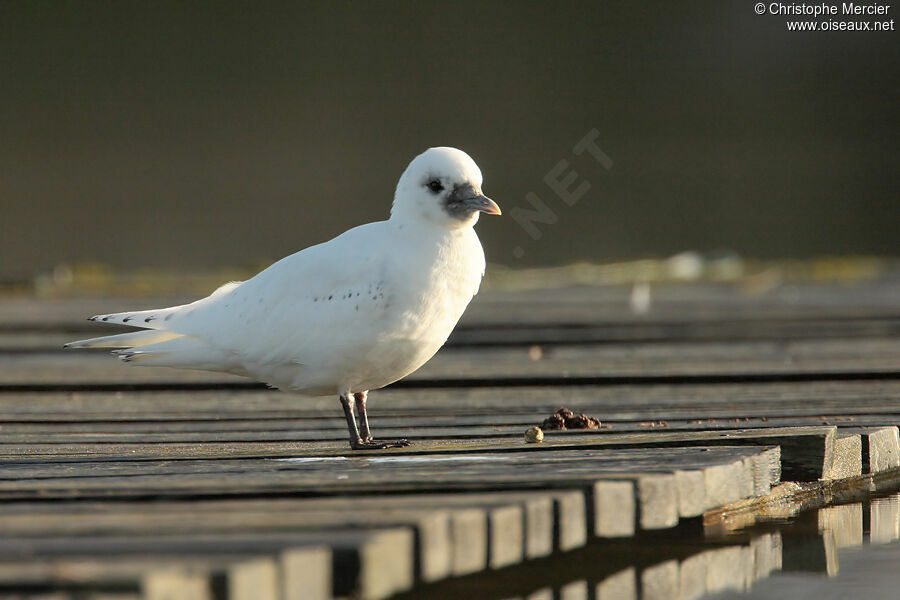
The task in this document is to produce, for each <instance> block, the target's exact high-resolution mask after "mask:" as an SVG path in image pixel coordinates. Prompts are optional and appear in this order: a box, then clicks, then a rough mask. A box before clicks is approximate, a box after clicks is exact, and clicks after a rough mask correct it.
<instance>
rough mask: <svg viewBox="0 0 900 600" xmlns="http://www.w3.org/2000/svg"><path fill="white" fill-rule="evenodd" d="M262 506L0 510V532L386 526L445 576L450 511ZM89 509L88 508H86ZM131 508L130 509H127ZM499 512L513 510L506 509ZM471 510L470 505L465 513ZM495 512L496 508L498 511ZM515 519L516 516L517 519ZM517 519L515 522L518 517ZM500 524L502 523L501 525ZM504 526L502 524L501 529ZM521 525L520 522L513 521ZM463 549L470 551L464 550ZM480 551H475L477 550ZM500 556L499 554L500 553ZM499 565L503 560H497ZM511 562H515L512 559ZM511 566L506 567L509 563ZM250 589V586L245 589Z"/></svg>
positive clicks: (426, 576)
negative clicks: (405, 531) (410, 537)
mask: <svg viewBox="0 0 900 600" xmlns="http://www.w3.org/2000/svg"><path fill="white" fill-rule="evenodd" d="M272 504H274V506H271V507H270V508H269V509H268V510H266V509H265V507H261V506H256V507H253V506H252V505H250V504H249V503H247V504H245V505H244V506H245V507H246V508H245V510H243V511H237V510H235V509H234V508H233V507H230V508H229V509H228V510H225V511H223V510H219V509H218V508H219V507H218V506H216V505H215V504H210V503H207V504H205V505H204V507H205V508H204V510H190V511H188V512H186V511H185V510H183V509H182V510H180V511H179V510H176V509H175V508H173V506H172V504H171V503H169V504H167V505H166V508H168V509H169V510H167V511H166V512H161V511H160V510H159V509H155V510H153V511H152V512H151V511H149V510H147V507H146V506H144V505H138V506H135V507H134V508H133V509H131V510H127V511H124V512H123V510H122V509H123V508H126V507H123V506H121V505H120V506H118V509H119V510H116V508H117V507H116V506H102V507H99V510H98V509H97V507H85V506H76V507H71V508H70V512H55V513H48V512H46V511H42V510H40V509H36V510H32V511H22V510H16V512H15V514H14V515H8V514H5V511H3V510H2V509H0V523H2V525H0V530H3V531H4V532H5V533H6V534H7V535H14V536H16V535H17V536H29V537H40V536H59V535H67V536H81V535H99V534H104V535H125V534H130V535H156V534H160V535H161V534H166V535H174V534H179V533H182V534H186V533H188V532H194V533H196V534H198V535H201V534H213V533H222V534H224V533H242V534H251V533H260V534H269V533H272V532H279V531H292V532H296V533H302V532H307V533H313V534H315V533H322V532H323V531H325V530H327V529H328V528H336V529H349V530H355V529H361V530H369V529H375V528H382V529H384V528H391V527H394V526H398V525H401V526H408V527H410V528H413V529H415V530H416V535H417V540H418V543H417V550H418V556H416V557H415V561H416V564H415V566H416V571H417V573H418V576H419V578H421V579H422V580H424V581H435V580H438V579H443V578H445V577H448V576H449V575H450V574H451V568H452V565H451V559H452V556H453V552H454V551H457V550H456V549H454V548H453V547H452V543H453V542H452V540H451V531H450V526H451V516H452V515H451V511H448V510H444V509H441V508H438V507H437V506H435V507H433V508H429V509H425V508H418V509H415V508H412V507H411V506H405V507H402V508H401V507H397V506H392V505H391V503H389V502H380V503H374V502H373V503H371V504H374V506H371V505H370V503H368V502H366V500H365V499H361V500H360V501H359V502H358V503H357V504H356V506H347V505H346V503H337V502H335V504H336V505H337V506H334V507H330V506H328V505H327V504H326V505H323V504H321V503H318V504H315V505H312V506H310V505H309V503H307V504H306V505H304V504H303V503H294V504H290V505H288V506H285V505H283V504H277V503H272ZM91 508H93V510H91ZM127 508H132V507H127ZM504 508H518V509H520V510H521V508H520V507H518V506H515V505H512V506H510V507H504ZM471 510H474V507H473V508H471V509H470V511H471ZM498 510H500V509H498ZM520 516H521V515H520ZM520 521H521V519H520ZM501 523H502V521H501ZM505 524H506V523H504V525H505ZM519 525H520V527H521V523H519ZM522 546H523V544H522V541H521V540H518V541H516V540H509V539H507V540H503V541H502V544H501V545H500V547H498V549H497V550H496V551H497V552H498V553H499V555H500V556H501V557H503V556H510V555H515V553H516V552H518V553H520V554H521V552H522ZM462 550H463V551H471V550H472V549H471V548H464V549H462ZM478 550H480V549H476V551H478ZM504 552H505V554H504ZM498 560H499V561H501V562H502V561H503V558H500V559H498ZM513 562H517V561H513ZM509 564H511V563H509ZM250 587H252V586H250Z"/></svg>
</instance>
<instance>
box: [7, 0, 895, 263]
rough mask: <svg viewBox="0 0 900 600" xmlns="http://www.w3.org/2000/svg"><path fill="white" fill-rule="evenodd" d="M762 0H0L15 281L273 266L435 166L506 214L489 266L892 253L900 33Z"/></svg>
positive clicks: (493, 224) (493, 232) (366, 215)
mask: <svg viewBox="0 0 900 600" xmlns="http://www.w3.org/2000/svg"><path fill="white" fill-rule="evenodd" d="M753 4H754V3H753V2H748V1H733V0H728V1H722V0H715V1H713V0H710V1H694V2H627V1H626V2H598V1H593V2H568V3H560V2H555V3H551V2H539V3H535V2H529V3H526V2H441V3H413V2H406V3H398V2H378V3H374V2H373V3H364V2H315V3H307V2H62V1H59V2H24V1H22V2H12V1H4V2H2V3H0V63H2V64H0V90H2V91H0V202H2V213H0V214H2V220H0V279H2V280H6V281H12V280H17V279H27V278H30V277H32V276H33V275H34V274H36V273H40V272H44V271H47V270H48V269H51V268H53V266H54V265H58V264H60V263H74V264H77V263H80V262H89V261H96V262H99V263H103V264H108V265H111V266H112V267H114V268H119V269H127V268H132V267H147V266H161V267H173V268H176V269H204V268H210V267H216V266H219V265H246V264H256V263H259V262H261V261H266V260H271V259H277V258H279V257H281V256H283V255H286V254H289V253H291V252H294V251H296V250H298V249H300V248H302V247H305V246H308V245H310V244H313V243H316V242H319V241H323V240H326V239H328V238H330V237H332V236H333V235H335V234H338V233H340V232H341V231H343V230H345V229H347V228H349V227H350V226H353V225H356V224H359V223H362V222H366V221H371V220H378V219H382V218H385V217H386V216H387V214H388V210H389V207H390V202H391V199H392V194H393V189H394V185H395V183H396V180H397V178H398V176H399V175H400V173H401V171H402V170H403V169H404V168H405V166H406V164H407V163H408V161H409V160H410V159H411V158H412V157H413V156H414V155H416V154H418V153H419V152H421V151H422V150H424V149H425V148H427V147H429V146H434V145H453V146H457V147H459V148H462V149H464V150H466V151H467V152H469V153H470V154H471V155H472V156H473V157H474V158H475V160H476V161H477V162H478V163H479V165H480V166H481V168H482V171H483V172H484V175H485V186H484V188H485V191H486V192H487V193H488V194H489V195H490V196H492V197H493V198H494V199H495V200H496V201H497V202H498V203H499V204H500V205H501V207H503V209H504V211H505V212H506V215H505V216H504V217H501V218H484V219H482V220H481V223H480V224H479V226H478V230H479V233H480V235H481V238H482V240H483V243H484V246H485V250H486V253H487V256H488V261H489V262H493V263H499V264H506V265H511V266H519V265H521V266H534V265H553V264H564V263H570V262H573V261H577V260H589V261H597V262H600V261H608V260H617V259H621V258H625V257H635V256H664V255H668V254H672V253H675V252H679V251H681V250H685V249H695V250H699V251H701V252H704V253H708V252H713V251H717V250H722V249H728V250H733V251H736V252H738V253H740V254H742V255H745V256H751V257H758V258H774V257H808V256H816V255H822V254H848V253H853V254H876V255H898V254H900V236H898V231H897V230H898V228H897V224H898V214H900V211H898V210H897V206H898V203H897V190H898V185H897V184H898V176H897V171H898V169H897V166H898V164H900V152H898V144H897V141H898V136H897V133H898V110H897V107H898V106H900V102H898V100H900V78H898V75H900V70H898V66H900V65H898V52H897V49H898V47H897V41H898V37H897V32H882V33H874V32H870V33H857V32H833V33H808V32H804V33H790V32H788V31H786V27H785V24H784V21H785V18H784V17H776V16H769V15H766V16H757V15H756V14H754V11H753ZM892 10H893V9H892ZM888 16H889V17H891V16H892V15H890V14H889V15H888ZM593 129H596V130H597V131H598V137H597V144H598V145H599V146H600V147H602V149H603V151H604V152H605V153H606V154H607V155H608V156H609V158H610V159H611V160H612V162H613V166H612V168H610V169H608V170H607V169H605V168H603V167H601V166H599V165H598V164H597V163H596V162H595V161H594V160H593V159H592V158H591V157H590V156H589V155H587V154H585V155H582V156H574V155H573V153H572V147H573V146H574V145H575V144H576V143H577V142H578V141H579V140H580V139H582V137H583V136H584V135H585V134H587V133H588V132H589V131H591V130H593ZM560 160H566V161H568V162H569V163H570V165H571V168H574V169H575V170H576V171H577V172H578V176H579V178H580V179H584V180H587V181H589V182H590V183H591V188H590V190H589V191H588V192H587V193H586V194H585V196H584V197H583V198H582V199H581V200H580V201H579V202H578V203H577V204H575V205H574V206H571V207H570V206H567V205H566V204H564V203H563V202H561V201H560V200H559V198H557V197H556V196H555V195H554V194H553V193H552V192H551V191H550V189H549V188H548V187H547V185H546V183H545V182H544V177H545V175H546V174H547V173H548V171H550V169H551V168H552V167H554V165H556V164H557V163H559V161H560ZM529 192H533V193H535V194H537V196H539V197H540V198H541V199H542V200H543V201H544V202H545V203H546V205H547V207H548V208H549V209H550V210H552V212H553V214H554V215H555V216H556V222H555V223H553V224H540V225H538V228H539V229H540V232H541V238H540V239H539V240H534V239H532V237H531V236H530V235H529V234H528V233H527V232H526V231H525V230H523V228H522V227H520V226H519V225H518V224H517V223H516V221H515V219H513V218H511V217H510V216H509V215H510V214H511V213H514V209H515V208H516V207H520V208H530V206H529V204H528V201H527V200H526V194H528V193H529Z"/></svg>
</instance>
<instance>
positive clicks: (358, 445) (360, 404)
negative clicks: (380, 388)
mask: <svg viewBox="0 0 900 600" xmlns="http://www.w3.org/2000/svg"><path fill="white" fill-rule="evenodd" d="M367 394H368V392H357V393H356V394H353V399H354V400H355V401H356V409H357V412H359V429H357V427H356V419H355V418H354V417H353V403H351V402H350V398H349V396H347V395H343V394H342V395H341V406H342V407H343V408H344V417H346V419H347V429H348V430H349V431H350V447H351V448H353V449H354V450H377V449H381V448H403V447H404V446H409V441H408V440H387V441H383V442H378V441H375V440H373V439H372V433H371V431H370V430H369V416H368V414H367V413H366V396H367Z"/></svg>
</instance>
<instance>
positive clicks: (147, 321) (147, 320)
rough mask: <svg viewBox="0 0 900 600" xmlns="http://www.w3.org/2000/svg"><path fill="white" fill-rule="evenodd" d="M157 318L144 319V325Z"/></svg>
mask: <svg viewBox="0 0 900 600" xmlns="http://www.w3.org/2000/svg"><path fill="white" fill-rule="evenodd" d="M155 318H156V317H147V318H146V319H144V323H149V322H150V321H152V320H153V319H155Z"/></svg>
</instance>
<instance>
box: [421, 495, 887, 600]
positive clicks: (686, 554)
mask: <svg viewBox="0 0 900 600" xmlns="http://www.w3.org/2000/svg"><path fill="white" fill-rule="evenodd" d="M699 529H700V528H699V525H698V524H696V523H693V524H690V523H689V524H686V525H684V526H681V527H679V528H678V529H676V530H671V531H667V532H661V533H659V534H656V535H651V536H643V537H641V538H640V539H637V540H629V541H619V542H608V541H604V542H594V543H592V544H590V545H589V546H587V547H585V548H582V549H580V550H578V551H575V552H570V553H566V554H563V555H561V556H557V557H554V558H551V559H544V560H539V561H532V562H529V563H526V564H524V565H520V566H518V567H515V568H510V569H505V570H502V571H496V572H493V573H490V574H487V575H479V576H473V577H468V578H461V579H456V580H451V581H447V582H443V583H440V584H436V585H434V586H429V587H427V588H423V589H420V590H417V591H415V592H413V593H409V594H405V595H404V596H403V598H404V599H406V600H413V599H415V600H423V599H426V598H428V599H432V598H435V599H436V598H468V599H472V600H475V599H479V600H480V599H496V600H506V599H509V600H513V599H516V600H582V599H583V600H610V599H614V600H638V599H640V600H669V599H678V600H701V599H703V600H712V599H716V600H725V599H738V598H740V599H744V598H756V599H770V598H773V599H778V598H784V599H788V598H790V599H791V600H797V599H804V598H815V599H817V600H821V599H837V598H866V599H867V600H871V599H881V598H885V599H888V598H890V599H894V598H900V493H894V494H892V495H889V496H883V497H879V498H871V499H867V500H864V501H861V502H854V503H848V504H842V505H836V506H829V507H826V508H821V509H818V510H810V511H806V512H802V513H800V514H799V515H797V516H795V517H789V518H786V517H775V518H773V519H772V520H769V521H767V522H763V523H761V524H757V525H754V526H753V527H750V528H747V529H744V530H737V531H732V532H729V533H728V534H727V535H715V534H712V535H711V533H710V531H709V530H707V532H706V533H705V534H704V533H703V532H701V531H700V530H699Z"/></svg>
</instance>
